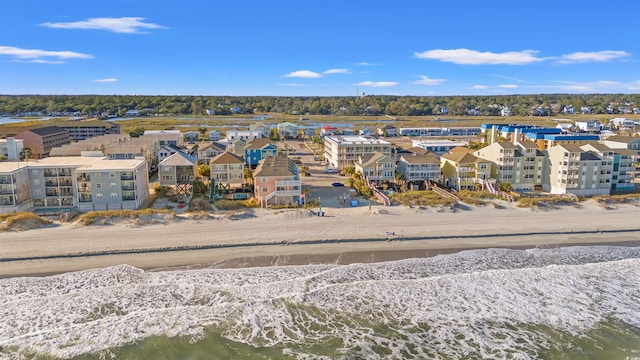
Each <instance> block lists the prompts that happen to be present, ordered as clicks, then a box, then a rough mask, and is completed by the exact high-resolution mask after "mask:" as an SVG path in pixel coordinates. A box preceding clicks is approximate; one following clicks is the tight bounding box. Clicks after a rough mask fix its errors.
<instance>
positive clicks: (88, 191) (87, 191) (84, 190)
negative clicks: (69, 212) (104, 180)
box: [78, 186, 91, 193]
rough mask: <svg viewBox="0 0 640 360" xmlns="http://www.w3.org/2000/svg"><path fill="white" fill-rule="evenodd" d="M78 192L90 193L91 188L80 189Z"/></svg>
mask: <svg viewBox="0 0 640 360" xmlns="http://www.w3.org/2000/svg"><path fill="white" fill-rule="evenodd" d="M78 192H79V193H90V192H91V187H89V186H86V187H79V188H78Z"/></svg>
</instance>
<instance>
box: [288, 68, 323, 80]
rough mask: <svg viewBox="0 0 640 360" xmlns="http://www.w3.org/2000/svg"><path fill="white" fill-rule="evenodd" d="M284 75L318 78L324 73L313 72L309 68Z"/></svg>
mask: <svg viewBox="0 0 640 360" xmlns="http://www.w3.org/2000/svg"><path fill="white" fill-rule="evenodd" d="M284 77H300V78H305V79H316V78H319V77H322V75H321V74H318V73H317V72H313V71H309V70H298V71H294V72H291V73H288V74H287V75H285V76H284Z"/></svg>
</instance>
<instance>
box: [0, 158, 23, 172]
mask: <svg viewBox="0 0 640 360" xmlns="http://www.w3.org/2000/svg"><path fill="white" fill-rule="evenodd" d="M28 164H29V163H27V162H24V161H2V162H0V174H7V173H12V172H14V171H16V170H19V169H22V168H24V167H27V165H28Z"/></svg>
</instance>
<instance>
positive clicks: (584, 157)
mask: <svg viewBox="0 0 640 360" xmlns="http://www.w3.org/2000/svg"><path fill="white" fill-rule="evenodd" d="M598 160H601V159H600V157H599V156H598V155H596V154H594V153H592V152H591V151H585V152H583V153H580V161H598Z"/></svg>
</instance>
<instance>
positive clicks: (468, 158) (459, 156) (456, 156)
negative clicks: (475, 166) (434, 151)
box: [441, 151, 489, 164]
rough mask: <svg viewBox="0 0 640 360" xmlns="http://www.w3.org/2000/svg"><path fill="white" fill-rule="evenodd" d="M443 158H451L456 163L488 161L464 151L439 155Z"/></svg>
mask: <svg viewBox="0 0 640 360" xmlns="http://www.w3.org/2000/svg"><path fill="white" fill-rule="evenodd" d="M441 158H443V159H447V160H451V161H453V162H455V163H458V164H466V163H473V162H489V161H488V160H484V159H482V158H479V157H477V156H475V155H473V154H471V153H468V152H465V151H457V152H450V153H447V154H444V155H442V156H441Z"/></svg>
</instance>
